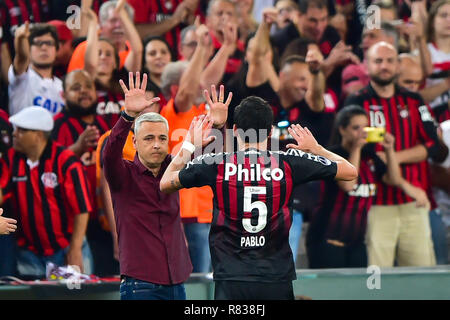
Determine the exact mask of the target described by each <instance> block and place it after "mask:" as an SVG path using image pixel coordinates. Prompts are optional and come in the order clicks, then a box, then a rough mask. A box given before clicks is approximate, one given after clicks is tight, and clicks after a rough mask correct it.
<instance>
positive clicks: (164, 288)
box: [120, 277, 186, 300]
mask: <svg viewBox="0 0 450 320" xmlns="http://www.w3.org/2000/svg"><path fill="white" fill-rule="evenodd" d="M120 300H186V291H185V289H184V284H183V283H180V284H174V285H162V284H157V283H151V282H146V281H142V280H138V279H134V278H131V277H124V278H123V279H122V281H121V282H120Z"/></svg>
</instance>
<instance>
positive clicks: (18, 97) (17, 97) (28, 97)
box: [8, 65, 64, 116]
mask: <svg viewBox="0 0 450 320" xmlns="http://www.w3.org/2000/svg"><path fill="white" fill-rule="evenodd" d="M8 80H9V86H8V93H9V115H10V116H12V115H14V114H16V113H17V112H19V111H20V110H22V109H23V108H26V107H29V106H33V105H34V106H41V107H44V108H45V109H47V110H49V111H50V112H51V113H52V114H56V113H58V112H59V111H61V109H62V108H63V106H64V100H63V98H62V92H63V87H62V81H61V80H60V79H59V78H57V77H53V78H51V79H50V78H42V77H41V76H40V75H39V74H38V73H37V72H36V71H34V70H33V68H31V67H28V70H27V71H26V72H24V73H22V74H21V75H18V76H17V75H16V74H15V72H14V68H13V66H12V65H11V66H10V67H9V70H8Z"/></svg>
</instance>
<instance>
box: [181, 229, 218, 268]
mask: <svg viewBox="0 0 450 320" xmlns="http://www.w3.org/2000/svg"><path fill="white" fill-rule="evenodd" d="M210 228H211V225H210V224H209V223H185V224H184V233H185V235H186V240H187V242H188V246H189V256H190V257H191V262H192V268H193V269H192V272H193V273H207V272H211V254H210V252H209V229H210Z"/></svg>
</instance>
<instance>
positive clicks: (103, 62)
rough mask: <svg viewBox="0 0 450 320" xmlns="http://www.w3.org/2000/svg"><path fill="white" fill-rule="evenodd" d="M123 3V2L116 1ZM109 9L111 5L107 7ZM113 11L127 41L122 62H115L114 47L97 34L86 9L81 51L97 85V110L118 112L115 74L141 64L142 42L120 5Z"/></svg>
mask: <svg viewBox="0 0 450 320" xmlns="http://www.w3.org/2000/svg"><path fill="white" fill-rule="evenodd" d="M120 3H122V4H123V2H120V1H119V2H118V3H117V4H118V5H119V4H120ZM111 10H112V9H111ZM115 10H116V11H117V12H116V11H114V14H117V15H118V16H119V17H120V19H121V20H122V22H123V27H124V30H125V31H124V32H125V34H126V35H127V38H128V39H129V42H130V51H129V54H128V55H127V58H126V60H125V65H124V67H123V68H121V67H120V66H119V65H120V64H119V56H118V53H117V50H116V47H115V46H114V45H113V43H112V42H111V41H110V40H108V39H106V38H101V39H99V38H98V34H97V19H96V16H95V13H94V12H93V11H92V10H90V15H89V28H88V38H87V41H86V43H87V46H86V52H85V64H84V69H85V70H86V71H88V73H89V74H90V75H92V77H93V78H94V79H95V82H96V88H97V98H98V104H97V114H100V115H104V114H111V113H113V114H118V113H120V110H121V108H122V106H123V103H124V101H123V93H122V91H121V88H120V86H119V82H118V81H119V78H121V77H124V76H125V75H126V74H127V71H128V70H130V71H137V70H140V69H141V64H142V52H143V47H142V42H141V39H140V38H139V36H138V35H137V33H136V29H135V28H134V26H133V23H132V21H131V20H130V19H129V16H128V15H127V13H126V11H125V7H124V6H117V7H116V8H115Z"/></svg>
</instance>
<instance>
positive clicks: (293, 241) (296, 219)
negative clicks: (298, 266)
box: [289, 210, 303, 264]
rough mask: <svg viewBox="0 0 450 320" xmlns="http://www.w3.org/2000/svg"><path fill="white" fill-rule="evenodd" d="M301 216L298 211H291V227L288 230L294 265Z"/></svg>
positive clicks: (300, 233)
mask: <svg viewBox="0 0 450 320" xmlns="http://www.w3.org/2000/svg"><path fill="white" fill-rule="evenodd" d="M302 225H303V214H302V213H301V212H300V211H297V210H294V211H293V218H292V225H291V229H290V230H289V245H290V246H291V250H292V256H293V257H294V264H295V263H297V254H298V246H299V244H300V237H301V236H302Z"/></svg>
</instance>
